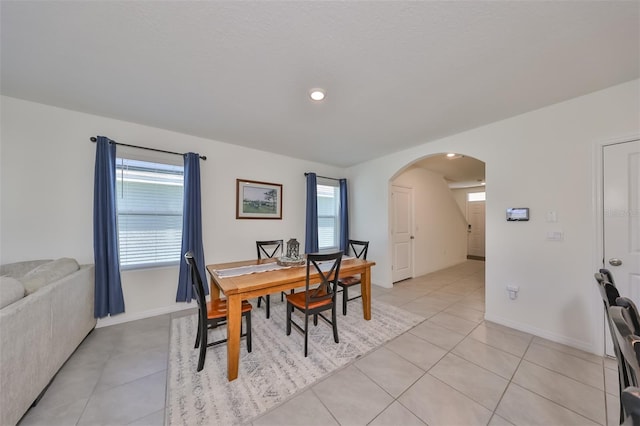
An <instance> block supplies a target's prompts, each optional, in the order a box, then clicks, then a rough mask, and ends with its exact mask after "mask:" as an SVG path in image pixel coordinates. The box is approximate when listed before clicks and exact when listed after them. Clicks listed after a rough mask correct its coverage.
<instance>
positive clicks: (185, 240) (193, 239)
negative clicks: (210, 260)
mask: <svg viewBox="0 0 640 426" xmlns="http://www.w3.org/2000/svg"><path fill="white" fill-rule="evenodd" d="M200 204H201V203H200V156H199V155H198V154H196V153H193V152H189V153H187V154H185V155H184V204H183V209H182V250H181V254H180V275H179V276H178V292H177V294H176V302H191V299H194V298H195V297H196V295H195V294H194V293H193V286H192V282H191V274H190V273H189V265H188V264H187V262H186V261H185V260H184V258H183V256H184V254H185V253H186V252H188V251H189V250H191V251H192V252H193V258H194V259H195V261H196V265H198V271H199V272H200V277H202V280H203V281H204V282H206V279H207V276H206V275H205V265H204V249H203V247H202V215H201V211H200ZM204 291H205V293H206V294H209V286H207V285H205V286H204Z"/></svg>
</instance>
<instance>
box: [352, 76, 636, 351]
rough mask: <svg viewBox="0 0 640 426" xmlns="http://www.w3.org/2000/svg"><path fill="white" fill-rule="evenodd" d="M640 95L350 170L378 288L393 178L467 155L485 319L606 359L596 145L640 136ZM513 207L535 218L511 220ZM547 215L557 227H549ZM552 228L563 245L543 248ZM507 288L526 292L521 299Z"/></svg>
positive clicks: (523, 120)
mask: <svg viewBox="0 0 640 426" xmlns="http://www.w3.org/2000/svg"><path fill="white" fill-rule="evenodd" d="M639 93H640V86H639V82H638V80H635V81H632V82H628V83H625V84H622V85H618V86H615V87H612V88H609V89H607V90H602V91H599V92H596V93H592V94H589V95H586V96H582V97H579V98H576V99H573V100H569V101H566V102H562V103H559V104H556V105H552V106H549V107H546V108H542V109H540V110H537V111H534V112H531V113H528V114H523V115H520V116H516V117H513V118H510V119H507V120H503V121H500V122H496V123H493V124H490V125H487V126H484V127H480V128H477V129H474V130H471V131H467V132H464V133H460V134H457V135H454V136H451V137H447V138H443V139H440V140H437V141H434V142H431V143H425V144H423V145H420V146H417V147H415V148H412V149H408V150H404V151H401V152H397V153H394V154H392V155H388V156H385V157H382V158H378V159H376V160H373V161H369V162H367V163H363V164H360V165H357V166H354V167H352V168H351V169H350V170H349V172H350V175H351V176H350V178H351V183H352V185H353V186H354V187H355V188H358V191H357V193H354V197H355V199H354V201H353V202H354V204H355V205H356V208H354V209H352V216H351V230H352V232H354V233H358V232H364V230H368V232H369V235H370V240H371V249H370V253H369V257H370V258H372V259H376V263H377V265H376V267H375V268H373V270H372V276H373V280H374V281H375V282H376V283H378V284H381V285H388V283H390V282H391V264H390V259H391V252H390V245H389V243H388V241H389V211H388V208H386V207H385V206H387V205H388V191H387V187H388V183H389V182H390V179H391V178H392V177H393V176H394V175H395V174H396V173H397V172H398V171H399V170H401V169H403V168H404V167H406V165H407V164H410V163H412V162H414V161H415V160H418V159H420V158H422V157H424V156H428V155H432V154H435V153H440V152H458V153H461V154H465V155H469V156H472V157H475V158H477V159H479V160H481V161H484V162H485V164H486V182H487V201H486V225H487V227H486V232H487V244H486V252H487V253H486V259H487V263H486V318H487V319H489V320H492V321H495V322H499V323H502V324H505V325H508V326H511V327H514V328H517V329H521V330H524V331H529V332H533V333H535V334H537V335H539V336H543V337H546V338H549V339H552V340H555V341H559V342H563V343H567V344H570V345H572V346H575V347H579V348H582V349H585V350H589V351H592V352H594V353H602V342H603V340H604V339H603V337H602V336H603V334H602V333H603V331H602V330H603V328H602V325H603V321H602V314H603V313H602V309H601V306H602V301H601V300H600V299H599V298H600V296H599V294H598V292H597V288H596V286H595V282H594V279H593V272H594V271H595V270H596V268H598V267H600V265H599V263H598V260H597V259H598V257H599V256H598V252H599V250H600V247H598V246H597V241H598V237H597V235H596V228H597V223H596V217H597V214H596V211H595V206H596V205H597V204H596V202H595V199H596V193H595V192H596V191H595V184H594V182H595V176H594V174H595V173H597V166H596V162H595V161H594V158H595V156H596V154H597V149H598V144H600V143H603V142H605V141H608V140H612V139H615V138H621V137H626V136H629V137H631V136H637V135H638V134H640V105H639V104H640V100H639V99H640V97H639ZM513 206H517V207H529V208H530V209H531V220H530V221H529V222H520V223H513V222H511V223H508V222H506V220H505V214H504V212H505V209H506V208H507V207H513ZM548 210H555V211H556V212H557V215H558V222H557V223H553V224H550V223H546V222H545V212H546V211H548ZM548 230H561V231H563V232H564V241H562V242H549V241H546V240H545V236H546V232H547V231H548ZM508 284H516V285H519V286H520V295H519V297H518V299H517V300H515V301H511V300H509V298H508V295H507V293H506V291H505V287H506V285H508Z"/></svg>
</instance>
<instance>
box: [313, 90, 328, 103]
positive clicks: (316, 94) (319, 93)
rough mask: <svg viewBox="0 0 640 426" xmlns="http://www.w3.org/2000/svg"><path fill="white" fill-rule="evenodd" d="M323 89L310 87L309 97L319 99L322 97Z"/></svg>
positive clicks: (323, 94)
mask: <svg viewBox="0 0 640 426" xmlns="http://www.w3.org/2000/svg"><path fill="white" fill-rule="evenodd" d="M324 96H325V91H324V89H311V90H310V91H309V97H310V98H311V99H313V100H314V101H321V100H323V99H324Z"/></svg>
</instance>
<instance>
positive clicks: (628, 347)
mask: <svg viewBox="0 0 640 426" xmlns="http://www.w3.org/2000/svg"><path fill="white" fill-rule="evenodd" d="M620 299H623V298H622V297H619V298H618V300H619V301H620ZM634 315H637V313H634V312H633V308H630V307H625V306H611V307H610V308H609V316H610V317H611V321H612V322H613V324H614V327H613V328H614V330H613V331H614V339H616V340H617V341H618V347H619V348H620V352H621V354H622V357H623V358H624V360H625V365H626V366H627V374H628V375H629V377H628V380H629V385H630V386H638V378H640V363H639V361H638V352H639V351H640V337H638V336H637V334H636V333H635V331H634V328H635V326H634V322H635V321H634V319H632V317H633V316H634Z"/></svg>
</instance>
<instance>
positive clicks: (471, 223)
mask: <svg viewBox="0 0 640 426" xmlns="http://www.w3.org/2000/svg"><path fill="white" fill-rule="evenodd" d="M484 222H485V205H484V201H467V223H468V229H467V232H468V233H467V255H468V256H473V257H481V258H484V253H485V252H484V242H485V232H484Z"/></svg>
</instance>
